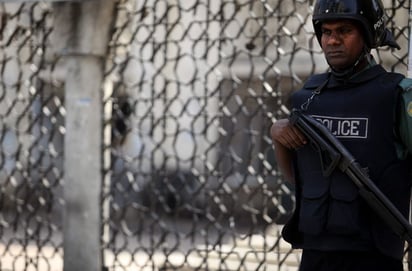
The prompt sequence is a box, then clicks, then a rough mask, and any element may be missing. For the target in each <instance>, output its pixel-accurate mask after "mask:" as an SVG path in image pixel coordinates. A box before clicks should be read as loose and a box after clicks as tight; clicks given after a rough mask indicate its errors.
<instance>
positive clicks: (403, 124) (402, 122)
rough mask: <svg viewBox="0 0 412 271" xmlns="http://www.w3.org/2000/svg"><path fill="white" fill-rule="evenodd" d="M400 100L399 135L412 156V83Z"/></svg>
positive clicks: (411, 82) (404, 89)
mask: <svg viewBox="0 0 412 271" xmlns="http://www.w3.org/2000/svg"><path fill="white" fill-rule="evenodd" d="M408 81H410V79H409V80H408ZM400 99H401V100H400V103H399V106H400V108H399V109H400V111H399V113H400V114H399V133H400V134H399V135H400V138H401V141H402V143H403V145H404V146H405V147H406V149H407V151H408V152H409V154H412V81H410V84H409V86H404V87H403V91H402V94H401V97H400Z"/></svg>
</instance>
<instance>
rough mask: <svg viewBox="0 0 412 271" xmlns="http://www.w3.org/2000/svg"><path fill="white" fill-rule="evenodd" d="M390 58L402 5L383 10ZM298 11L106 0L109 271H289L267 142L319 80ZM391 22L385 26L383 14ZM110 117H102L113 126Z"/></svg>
mask: <svg viewBox="0 0 412 271" xmlns="http://www.w3.org/2000/svg"><path fill="white" fill-rule="evenodd" d="M386 4H388V6H390V7H391V8H390V9H388V13H389V14H390V20H391V24H390V27H391V28H392V30H393V31H394V33H395V36H396V38H397V40H398V42H399V43H400V44H402V46H403V49H402V50H400V51H393V50H380V51H379V52H375V55H376V57H377V59H378V61H379V62H380V63H383V64H384V65H386V67H387V68H388V69H391V70H396V71H400V72H405V67H406V59H407V58H406V56H407V30H408V23H407V12H408V8H407V3H405V2H401V1H393V2H391V3H386ZM311 11H312V3H310V2H309V1H298V0H296V1H276V0H265V1H263V0H262V1H250V0H243V1H240V0H236V1H235V0H224V1H223V0H222V1H211V0H192V1H187V0H185V1H162V0H147V1H133V0H129V1H119V2H118V4H117V8H116V14H117V19H116V22H115V26H114V30H113V35H112V40H111V42H110V44H109V48H110V57H109V59H108V62H107V76H106V79H107V81H108V82H111V83H112V84H113V85H112V87H110V88H109V90H108V91H107V93H106V94H105V97H106V98H105V100H104V103H105V107H106V108H107V115H106V120H107V123H108V124H109V126H110V125H111V126H110V127H112V128H113V132H112V134H111V135H112V139H111V140H109V141H107V144H108V145H107V146H106V152H107V155H106V157H107V159H108V160H107V161H110V163H109V162H107V163H106V164H107V165H108V166H107V168H106V170H107V171H106V172H107V174H106V181H107V186H108V187H109V188H108V189H107V191H108V192H107V194H105V195H104V202H106V211H107V214H108V215H107V221H105V223H104V226H105V228H106V231H105V232H106V236H105V242H104V244H105V245H104V247H105V252H106V254H105V263H106V265H107V267H108V268H109V270H297V266H298V263H299V257H300V255H299V251H292V250H290V247H289V246H288V245H286V244H285V243H284V242H283V240H282V239H281V236H280V233H279V231H280V229H281V227H282V225H283V223H284V222H285V219H286V218H287V217H288V216H289V215H290V212H291V210H292V209H293V204H294V198H293V188H292V187H290V186H289V185H288V184H287V183H285V182H284V180H283V179H282V176H281V175H280V173H279V171H278V170H277V167H276V161H275V160H274V154H273V151H272V147H271V141H270V139H269V138H268V131H269V127H270V124H271V122H272V121H273V120H275V119H277V118H281V117H283V116H285V114H287V112H288V107H287V105H288V104H287V102H288V95H289V93H290V92H291V91H293V90H296V89H297V88H298V87H299V86H300V85H301V84H302V82H303V81H304V80H305V79H306V78H307V77H308V76H309V75H311V74H312V73H314V72H321V71H325V70H326V69H327V66H326V65H325V61H324V60H323V57H322V54H321V50H320V48H319V46H318V44H317V40H316V39H315V38H314V36H313V33H312V22H311V16H310V15H311ZM395 15H396V16H395ZM112 117H113V118H112Z"/></svg>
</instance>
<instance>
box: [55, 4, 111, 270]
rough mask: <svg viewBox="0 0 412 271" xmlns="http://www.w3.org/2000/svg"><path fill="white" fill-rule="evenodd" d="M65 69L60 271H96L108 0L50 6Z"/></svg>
mask: <svg viewBox="0 0 412 271" xmlns="http://www.w3.org/2000/svg"><path fill="white" fill-rule="evenodd" d="M53 9H54V10H53V12H54V14H55V29H54V40H52V44H53V46H54V47H55V50H56V51H57V54H59V55H60V57H61V59H62V61H63V63H65V70H66V76H65V105H66V134H65V142H64V179H65V183H64V199H65V206H64V224H63V249H64V271H78V270H87V271H101V270H102V267H103V251H102V246H101V236H102V232H101V228H102V227H101V208H102V207H101V189H102V178H103V177H102V170H101V169H102V164H101V163H102V125H103V124H102V97H101V93H102V85H103V84H102V82H103V72H104V71H103V68H104V59H105V57H106V53H107V52H106V51H107V48H108V42H109V31H110V26H111V23H112V22H111V20H112V18H113V9H114V0H94V1H84V2H56V3H54V4H53Z"/></svg>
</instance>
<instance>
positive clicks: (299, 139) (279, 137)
mask: <svg viewBox="0 0 412 271" xmlns="http://www.w3.org/2000/svg"><path fill="white" fill-rule="evenodd" d="M270 135H271V137H272V141H273V143H274V144H275V145H276V144H277V143H279V144H281V145H283V146H284V147H286V148H288V149H298V148H300V147H302V146H303V145H305V144H306V143H307V141H306V138H305V136H304V135H303V134H302V133H301V132H300V131H299V130H298V129H297V128H296V127H294V126H293V125H292V124H291V123H290V122H289V120H288V119H280V120H277V121H276V122H275V123H273V125H272V127H271V129H270Z"/></svg>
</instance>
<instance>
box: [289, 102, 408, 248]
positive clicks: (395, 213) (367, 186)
mask: <svg viewBox="0 0 412 271" xmlns="http://www.w3.org/2000/svg"><path fill="white" fill-rule="evenodd" d="M289 120H290V122H291V123H292V124H293V125H294V126H295V127H297V128H298V129H299V130H300V131H301V132H302V133H303V134H304V135H305V136H306V138H307V140H308V142H309V144H311V146H312V147H314V148H315V150H316V152H318V153H319V156H320V161H321V165H322V173H323V175H324V176H325V177H327V176H329V175H330V174H332V172H333V171H334V170H336V169H337V168H338V169H339V170H341V171H342V172H343V173H345V174H346V175H347V176H348V177H349V178H350V179H351V180H352V181H353V182H354V183H355V185H356V186H357V187H358V188H359V193H360V195H361V197H362V198H363V199H364V200H365V201H366V203H367V204H368V205H369V206H370V207H371V208H372V209H373V210H374V211H375V212H376V214H378V216H380V217H381V218H382V219H383V220H384V221H385V222H386V223H387V224H388V226H389V227H390V228H391V229H392V230H393V231H394V232H395V233H396V234H398V235H399V236H400V237H401V238H403V239H404V240H406V241H407V242H408V243H409V244H410V245H412V225H411V224H410V223H409V221H408V220H407V219H406V218H405V217H404V216H403V215H402V214H401V212H400V211H399V210H398V209H397V208H396V207H395V206H394V205H393V203H392V202H391V201H390V200H389V199H388V198H387V197H386V196H385V195H384V194H383V193H382V191H380V190H379V188H378V187H377V186H376V185H375V184H374V183H373V181H372V180H371V179H370V178H369V176H368V174H367V173H366V171H365V170H364V169H363V168H361V166H360V165H359V163H357V162H356V160H355V158H354V157H353V156H352V154H351V153H350V152H349V151H348V150H347V149H346V148H345V147H344V146H343V145H342V143H341V142H340V141H339V140H338V139H337V138H336V137H335V136H334V135H333V134H332V133H331V132H330V131H329V129H328V128H327V127H326V126H324V125H323V124H322V123H320V122H319V121H317V120H315V119H314V118H313V117H311V116H308V115H306V114H304V113H303V112H302V111H301V110H296V109H295V110H293V111H292V113H291V115H290V117H289Z"/></svg>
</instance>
